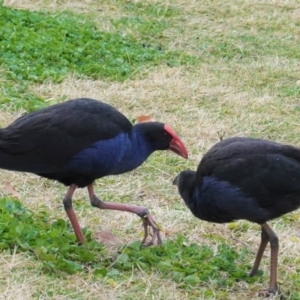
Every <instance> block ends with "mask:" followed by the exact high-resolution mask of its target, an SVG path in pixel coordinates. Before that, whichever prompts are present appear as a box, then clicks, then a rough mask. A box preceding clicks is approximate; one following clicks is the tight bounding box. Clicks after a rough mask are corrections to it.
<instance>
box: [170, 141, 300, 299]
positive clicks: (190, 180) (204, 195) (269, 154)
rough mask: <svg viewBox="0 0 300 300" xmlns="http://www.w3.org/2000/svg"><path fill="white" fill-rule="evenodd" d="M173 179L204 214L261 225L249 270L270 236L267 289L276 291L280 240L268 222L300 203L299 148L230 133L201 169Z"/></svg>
mask: <svg viewBox="0 0 300 300" xmlns="http://www.w3.org/2000/svg"><path fill="white" fill-rule="evenodd" d="M173 183H174V184H176V185H177V186H178V191H179V194H180V195H181V197H182V198H183V200H184V201H185V203H186V205H187V207H188V208H189V209H190V210H191V212H192V213H193V214H194V215H195V216H196V217H197V218H199V219H202V220H205V221H208V222H214V223H227V222H232V221H234V220H239V219H245V220H248V221H251V222H255V223H258V224H260V225H261V230H262V231H261V242H260V246H259V249H258V252H257V255H256V259H255V262H254V264H253V267H252V270H251V272H250V276H253V275H255V274H256V273H257V271H258V268H259V264H260V261H261V258H262V255H263V253H264V250H265V248H266V246H267V244H268V242H270V245H271V264H270V283H269V289H268V291H267V293H266V295H271V294H275V293H276V292H277V290H278V286H277V257H278V247H279V244H278V237H277V236H276V234H275V233H274V231H273V230H272V229H271V228H270V227H269V225H268V224H267V223H266V222H267V221H268V220H271V219H274V218H278V217H280V216H281V215H283V214H286V213H288V212H291V211H293V210H295V209H297V208H298V207H299V206H300V149H299V148H296V147H293V146H289V145H282V144H279V143H275V142H271V141H266V140H261V139H251V138H242V137H236V138H230V139H226V140H223V141H221V142H218V143H217V144H216V145H214V146H213V147H212V148H211V149H210V150H209V151H208V152H207V153H206V154H205V155H204V157H203V158H202V160H201V162H200V164H199V166H198V169H197V172H194V171H189V170H187V171H183V172H181V173H180V174H179V175H178V176H177V177H176V178H175V179H174V182H173Z"/></svg>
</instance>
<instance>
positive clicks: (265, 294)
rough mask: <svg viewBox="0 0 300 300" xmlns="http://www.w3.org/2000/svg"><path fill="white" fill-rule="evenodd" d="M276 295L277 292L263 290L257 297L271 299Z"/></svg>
mask: <svg viewBox="0 0 300 300" xmlns="http://www.w3.org/2000/svg"><path fill="white" fill-rule="evenodd" d="M276 293H277V291H274V290H264V291H260V292H259V293H258V296H259V297H264V298H269V299H273V298H274V296H275V295H276Z"/></svg>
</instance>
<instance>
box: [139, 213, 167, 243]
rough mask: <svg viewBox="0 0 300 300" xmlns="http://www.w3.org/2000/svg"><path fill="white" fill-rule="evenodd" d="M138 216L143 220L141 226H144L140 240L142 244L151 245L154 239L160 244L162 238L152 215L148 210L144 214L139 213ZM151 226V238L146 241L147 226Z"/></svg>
mask: <svg viewBox="0 0 300 300" xmlns="http://www.w3.org/2000/svg"><path fill="white" fill-rule="evenodd" d="M140 217H141V218H142V220H143V227H144V238H143V240H142V245H144V246H152V245H154V243H155V241H156V240H157V245H159V246H160V245H161V244H162V238H161V233H160V230H159V228H158V226H157V225H156V222H155V221H154V219H153V217H152V215H151V214H150V213H149V212H145V214H144V215H140ZM149 227H151V228H152V238H151V240H150V242H148V243H146V240H147V237H148V235H149V230H148V228H149Z"/></svg>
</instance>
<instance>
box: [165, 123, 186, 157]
mask: <svg viewBox="0 0 300 300" xmlns="http://www.w3.org/2000/svg"><path fill="white" fill-rule="evenodd" d="M165 130H166V131H167V132H168V133H169V134H170V135H171V136H172V137H173V139H172V141H171V143H170V147H169V150H171V151H173V152H175V153H176V154H178V155H180V156H182V157H183V158H188V152H187V150H186V148H185V146H184V143H183V142H182V141H181V139H180V138H179V137H178V136H177V135H176V133H175V132H174V131H173V129H172V128H171V127H169V126H168V125H165Z"/></svg>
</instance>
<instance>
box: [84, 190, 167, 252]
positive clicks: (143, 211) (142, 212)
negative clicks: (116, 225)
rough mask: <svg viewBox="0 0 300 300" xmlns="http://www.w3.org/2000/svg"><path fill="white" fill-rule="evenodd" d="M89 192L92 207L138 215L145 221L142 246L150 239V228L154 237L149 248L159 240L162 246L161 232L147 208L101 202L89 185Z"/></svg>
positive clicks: (158, 242)
mask: <svg viewBox="0 0 300 300" xmlns="http://www.w3.org/2000/svg"><path fill="white" fill-rule="evenodd" d="M87 188H88V192H89V197H90V201H91V204H92V206H94V207H98V208H100V209H111V210H119V211H127V212H131V213H134V214H137V215H138V216H139V217H141V218H142V220H143V226H144V238H143V240H142V244H145V243H146V240H147V237H148V226H149V227H151V228H152V230H153V235H152V238H151V240H150V242H149V243H148V244H147V246H150V245H153V244H154V243H155V241H156V239H157V244H158V245H161V244H162V239H161V234H160V230H159V228H158V227H157V225H156V223H155V221H154V219H153V217H152V215H151V214H150V212H149V210H148V209H147V208H145V207H141V206H136V205H127V204H120V203H112V202H104V201H102V200H100V199H99V198H98V197H97V196H96V194H95V192H94V188H93V186H92V185H88V186H87Z"/></svg>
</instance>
